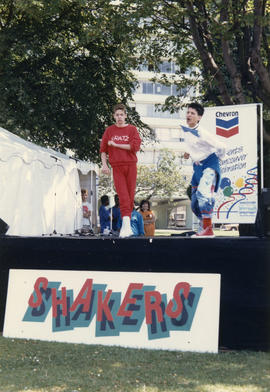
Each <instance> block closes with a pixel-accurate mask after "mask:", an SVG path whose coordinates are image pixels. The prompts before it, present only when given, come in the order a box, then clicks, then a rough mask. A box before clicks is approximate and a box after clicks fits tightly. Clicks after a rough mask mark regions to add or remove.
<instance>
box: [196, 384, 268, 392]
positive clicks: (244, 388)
mask: <svg viewBox="0 0 270 392" xmlns="http://www.w3.org/2000/svg"><path fill="white" fill-rule="evenodd" d="M262 391H263V389H262V388H260V387H257V386H255V385H247V384H245V385H222V384H215V385H203V386H202V385H200V386H199V387H198V392H262Z"/></svg>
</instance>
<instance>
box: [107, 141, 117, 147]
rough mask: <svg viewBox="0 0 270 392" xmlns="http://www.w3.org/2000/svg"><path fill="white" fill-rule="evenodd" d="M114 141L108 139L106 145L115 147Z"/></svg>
mask: <svg viewBox="0 0 270 392" xmlns="http://www.w3.org/2000/svg"><path fill="white" fill-rule="evenodd" d="M115 145H116V143H115V142H114V141H113V140H109V141H108V146H113V147H115Z"/></svg>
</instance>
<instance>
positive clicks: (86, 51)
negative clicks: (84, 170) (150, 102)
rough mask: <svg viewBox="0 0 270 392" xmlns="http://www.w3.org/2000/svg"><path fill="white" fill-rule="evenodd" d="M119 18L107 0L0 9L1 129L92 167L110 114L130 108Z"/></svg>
mask: <svg viewBox="0 0 270 392" xmlns="http://www.w3.org/2000/svg"><path fill="white" fill-rule="evenodd" d="M119 13H120V8H118V7H116V6H113V5H112V2H111V1H108V0H103V1H100V0H92V1H87V0H69V1H68V0H40V1H34V0H20V1H0V33H1V34H0V76H1V77H0V125H1V126H2V127H4V128H6V129H8V130H10V131H12V132H14V133H17V134H19V135H21V136H23V137H25V138H27V139H30V140H31V141H33V142H36V143H39V144H42V145H45V146H50V147H53V148H55V149H58V150H60V151H62V152H65V151H66V150H67V149H71V150H73V151H74V152H75V154H76V156H77V157H79V158H81V159H91V160H93V161H97V159H98V157H99V141H100V138H101V136H102V134H103V132H104V129H105V127H106V126H108V125H109V124H111V122H112V120H113V119H112V106H113V105H114V104H115V103H117V102H123V103H125V104H127V102H128V101H130V100H132V89H133V86H134V78H133V76H132V73H131V72H130V68H131V67H132V66H133V63H132V61H130V58H131V56H130V51H131V50H132V48H134V43H133V41H132V39H131V38H130V37H129V35H128V33H129V27H128V23H127V20H126V19H125V17H124V16H121V15H120V14H119ZM128 114H129V119H130V121H131V122H132V123H133V124H135V125H137V126H138V128H139V129H140V132H141V134H142V136H144V138H147V137H151V132H150V129H149V128H148V127H147V126H145V124H143V123H142V122H141V121H140V119H139V116H138V114H137V113H136V112H135V111H134V110H132V109H131V108H129V110H128Z"/></svg>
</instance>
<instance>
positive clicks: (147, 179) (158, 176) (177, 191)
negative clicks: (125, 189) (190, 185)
mask: <svg viewBox="0 0 270 392" xmlns="http://www.w3.org/2000/svg"><path fill="white" fill-rule="evenodd" d="M184 186H185V181H184V179H183V176H182V174H181V171H180V168H179V165H178V164H177V162H176V155H175V154H174V153H173V152H172V151H169V150H166V149H164V150H161V151H160V155H159V160H158V163H157V165H156V166H154V165H153V166H144V165H139V166H138V176H137V188H136V195H135V199H136V201H138V202H140V200H141V199H148V200H150V199H151V198H158V199H166V200H172V199H173V198H174V197H176V196H177V197H179V196H180V195H183V194H184V192H185V190H184Z"/></svg>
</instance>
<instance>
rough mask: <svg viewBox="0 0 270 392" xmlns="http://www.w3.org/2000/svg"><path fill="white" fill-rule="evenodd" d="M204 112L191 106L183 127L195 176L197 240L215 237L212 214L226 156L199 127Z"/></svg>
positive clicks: (192, 199) (215, 142) (219, 146)
mask: <svg viewBox="0 0 270 392" xmlns="http://www.w3.org/2000/svg"><path fill="white" fill-rule="evenodd" d="M203 113H204V108H203V107H202V106H201V105H200V104H198V103H191V104H190V105H189V106H188V110H187V114H186V122H187V125H188V127H184V126H182V129H183V131H184V135H185V138H184V139H185V144H186V147H187V150H188V151H187V152H185V154H184V158H185V159H188V158H189V157H191V159H192V160H193V176H192V179H191V186H192V194H191V209H192V211H193V213H194V214H195V215H196V216H197V217H198V219H199V221H200V225H199V230H198V232H197V233H196V234H195V235H194V237H196V238H206V237H207V238H212V237H214V233H213V229H212V213H213V208H214V204H215V196H214V192H217V191H218V187H219V183H220V166H219V158H221V157H222V156H223V155H224V154H225V148H224V145H223V143H221V142H220V141H219V140H218V139H217V138H216V137H215V136H213V135H212V134H210V133H209V132H207V131H205V130H204V129H202V128H201V127H199V121H200V120H201V118H202V116H203Z"/></svg>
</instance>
